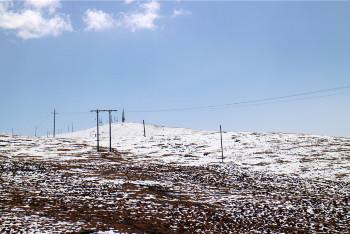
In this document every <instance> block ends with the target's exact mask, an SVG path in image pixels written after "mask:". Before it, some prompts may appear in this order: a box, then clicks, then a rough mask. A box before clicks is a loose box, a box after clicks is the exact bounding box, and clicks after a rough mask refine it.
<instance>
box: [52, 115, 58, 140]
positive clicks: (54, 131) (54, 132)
mask: <svg viewBox="0 0 350 234" xmlns="http://www.w3.org/2000/svg"><path fill="white" fill-rule="evenodd" d="M56 114H57V112H56V110H55V109H53V135H52V136H53V138H55V135H56Z"/></svg>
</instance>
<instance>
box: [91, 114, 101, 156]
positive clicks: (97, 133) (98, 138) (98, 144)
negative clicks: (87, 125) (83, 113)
mask: <svg viewBox="0 0 350 234" xmlns="http://www.w3.org/2000/svg"><path fill="white" fill-rule="evenodd" d="M90 112H96V137H97V152H98V151H100V137H99V136H100V133H99V129H98V125H99V122H98V113H99V112H100V110H99V109H96V110H91V111H90Z"/></svg>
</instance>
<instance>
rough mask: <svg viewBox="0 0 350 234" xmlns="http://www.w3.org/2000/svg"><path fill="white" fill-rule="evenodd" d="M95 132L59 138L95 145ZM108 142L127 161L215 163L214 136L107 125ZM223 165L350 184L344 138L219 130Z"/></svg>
mask: <svg viewBox="0 0 350 234" xmlns="http://www.w3.org/2000/svg"><path fill="white" fill-rule="evenodd" d="M108 134H109V127H108V125H104V126H101V127H100V139H101V145H102V146H105V147H108V146H109V135H108ZM95 136H96V129H95V128H92V129H88V130H84V131H80V132H75V133H70V134H63V135H61V137H69V138H75V139H79V140H84V141H86V142H88V144H90V145H91V146H95V145H96V137H95ZM112 144H113V147H115V148H117V149H118V150H119V151H124V152H127V153H131V154H132V157H133V160H136V161H140V162H142V161H147V162H150V161H152V162H155V163H167V164H168V163H175V164H180V165H208V164H213V163H218V162H220V161H221V158H220V157H221V148H220V134H219V133H218V132H210V131H198V130H192V129H184V128H167V127H162V126H155V125H146V137H143V126H142V124H138V123H124V124H113V125H112ZM223 145H224V157H225V159H224V161H225V162H233V163H235V164H238V165H239V166H240V167H241V168H249V169H253V170H256V171H261V172H262V171H268V172H273V173H276V174H286V175H298V176H302V177H304V178H324V179H332V180H335V179H340V180H347V181H349V180H350V138H341V137H328V136H313V135H300V134H283V133H249V132H238V133H235V132H224V133H223Z"/></svg>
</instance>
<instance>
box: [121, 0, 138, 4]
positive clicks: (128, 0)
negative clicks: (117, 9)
mask: <svg viewBox="0 0 350 234" xmlns="http://www.w3.org/2000/svg"><path fill="white" fill-rule="evenodd" d="M133 2H135V0H124V3H125V4H130V3H133Z"/></svg>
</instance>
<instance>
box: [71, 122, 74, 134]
mask: <svg viewBox="0 0 350 234" xmlns="http://www.w3.org/2000/svg"><path fill="white" fill-rule="evenodd" d="M71 130H72V132H74V128H73V123H72V129H71Z"/></svg>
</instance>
